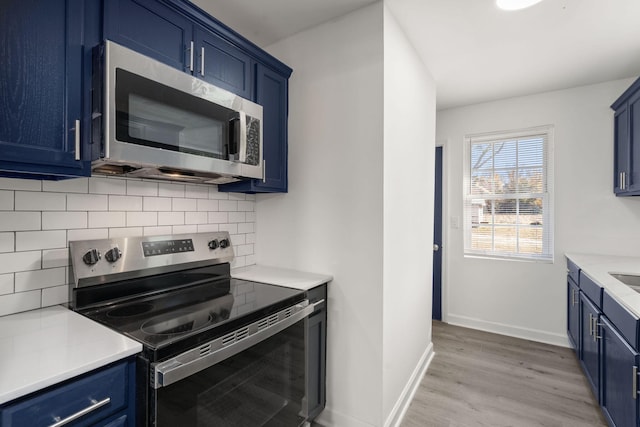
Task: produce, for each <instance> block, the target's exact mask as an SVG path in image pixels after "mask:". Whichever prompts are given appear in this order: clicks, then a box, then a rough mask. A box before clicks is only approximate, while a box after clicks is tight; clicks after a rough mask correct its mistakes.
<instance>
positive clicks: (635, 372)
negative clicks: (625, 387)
mask: <svg viewBox="0 0 640 427" xmlns="http://www.w3.org/2000/svg"><path fill="white" fill-rule="evenodd" d="M631 383H632V387H633V390H631V392H632V393H633V399H634V400H635V399H637V398H638V367H637V366H634V367H633V381H631Z"/></svg>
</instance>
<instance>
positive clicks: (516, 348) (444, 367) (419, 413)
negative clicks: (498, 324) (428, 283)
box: [402, 321, 607, 427]
mask: <svg viewBox="0 0 640 427" xmlns="http://www.w3.org/2000/svg"><path fill="white" fill-rule="evenodd" d="M433 343H434V349H435V352H436V354H435V357H434V359H433V361H432V362H431V365H430V366H429V369H428V371H427V374H426V375H425V377H424V378H423V380H422V382H421V384H420V386H419V389H418V391H417V392H416V395H415V397H414V400H413V401H412V402H411V406H410V407H409V410H408V411H407V414H406V415H405V417H404V421H403V423H402V427H418V426H419V427H431V426H433V427H474V426H490V427H502V426H512V427H529V426H545V427H588V426H603V427H606V425H607V423H606V422H605V420H604V418H603V416H602V414H601V413H600V409H599V407H598V404H597V403H596V401H595V399H594V397H593V395H592V393H591V389H590V388H589V385H588V384H587V380H586V379H585V378H584V376H583V374H582V371H581V369H580V366H579V364H578V361H577V359H576V358H575V356H574V354H573V352H572V351H571V350H569V349H567V348H562V347H556V346H552V345H547V344H540V343H536V342H532V341H526V340H521V339H517V338H510V337H505V336H502V335H496V334H490V333H487V332H482V331H476V330H473V329H467V328H461V327H458V326H451V325H447V324H446V323H441V322H435V321H434V323H433Z"/></svg>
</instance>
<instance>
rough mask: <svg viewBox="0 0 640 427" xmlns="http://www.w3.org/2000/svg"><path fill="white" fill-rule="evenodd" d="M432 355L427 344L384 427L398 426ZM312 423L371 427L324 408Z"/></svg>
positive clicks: (345, 426) (327, 425) (326, 425)
mask: <svg viewBox="0 0 640 427" xmlns="http://www.w3.org/2000/svg"><path fill="white" fill-rule="evenodd" d="M434 355H435V353H434V351H433V343H429V346H428V347H427V349H426V350H425V352H424V353H423V354H422V356H421V357H420V361H419V362H418V365H417V366H416V367H415V369H414V370H413V373H412V374H411V377H410V378H409V381H408V382H407V385H406V386H405V387H404V389H403V390H402V394H401V395H400V398H399V399H398V401H397V402H396V404H395V406H394V407H393V410H392V411H391V413H390V414H389V416H388V417H387V421H386V422H385V423H384V426H385V427H391V426H393V427H399V426H400V423H401V422H402V419H403V418H404V414H405V413H406V412H407V409H409V405H410V404H411V401H412V400H413V396H414V395H415V394H416V391H417V390H418V387H419V386H420V382H421V381H422V378H423V377H424V374H425V373H426V372H427V368H429V365H430V364H431V361H432V360H433V356H434ZM314 421H315V422H316V423H318V424H320V425H321V426H325V427H333V426H336V427H337V426H339V427H373V426H372V425H371V424H368V423H366V422H364V421H361V420H357V419H355V418H352V417H350V416H348V415H345V414H341V413H339V412H335V411H333V410H332V409H331V408H330V407H326V408H325V409H324V411H322V412H321V413H320V415H319V416H318V418H316V419H315V420H314Z"/></svg>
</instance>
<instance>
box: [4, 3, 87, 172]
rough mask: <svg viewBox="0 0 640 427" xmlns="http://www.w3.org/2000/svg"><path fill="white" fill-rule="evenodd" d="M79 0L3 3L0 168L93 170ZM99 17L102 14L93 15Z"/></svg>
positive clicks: (83, 16) (82, 7)
mask: <svg viewBox="0 0 640 427" xmlns="http://www.w3.org/2000/svg"><path fill="white" fill-rule="evenodd" d="M93 6H95V2H92V1H88V2H85V1H82V0H50V1H46V2H42V1H38V0H4V1H3V2H2V7H0V28H2V30H1V31H2V37H1V38H0V58H2V66H0V175H2V176H12V177H23V178H39V179H61V178H68V177H73V176H87V175H89V174H90V173H91V168H90V153H89V150H88V149H85V147H83V143H85V141H88V138H89V128H88V124H89V121H88V119H87V117H88V115H85V112H87V111H88V100H87V99H86V98H83V93H82V90H83V89H82V88H83V80H84V79H85V78H86V77H87V74H85V73H83V67H82V63H83V60H84V58H85V56H86V54H87V50H85V46H86V45H88V44H90V43H86V40H85V37H87V36H88V37H89V38H92V34H93V37H96V34H97V31H95V32H93V33H92V30H91V29H88V30H86V33H85V32H84V31H85V26H84V25H82V24H83V22H85V20H86V19H89V16H90V15H91V16H94V15H92V14H93V13H94V12H95V10H94V8H93ZM96 21H97V17H96Z"/></svg>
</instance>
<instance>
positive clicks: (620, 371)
mask: <svg viewBox="0 0 640 427" xmlns="http://www.w3.org/2000/svg"><path fill="white" fill-rule="evenodd" d="M599 329H600V331H599V332H600V335H601V337H602V338H601V342H602V402H601V405H602V410H603V412H604V415H605V417H606V418H607V421H608V422H609V425H611V426H614V427H637V426H638V421H639V419H638V389H637V379H638V374H637V369H638V362H639V360H638V352H637V351H635V350H634V349H633V348H632V347H631V346H630V345H629V344H628V343H627V341H626V340H625V339H624V338H623V337H622V336H621V335H620V334H619V333H618V331H617V330H616V329H615V328H614V327H613V325H612V324H611V323H610V322H609V320H608V319H607V318H606V317H603V318H602V320H601V325H600V328H599ZM634 377H635V378H634Z"/></svg>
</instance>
